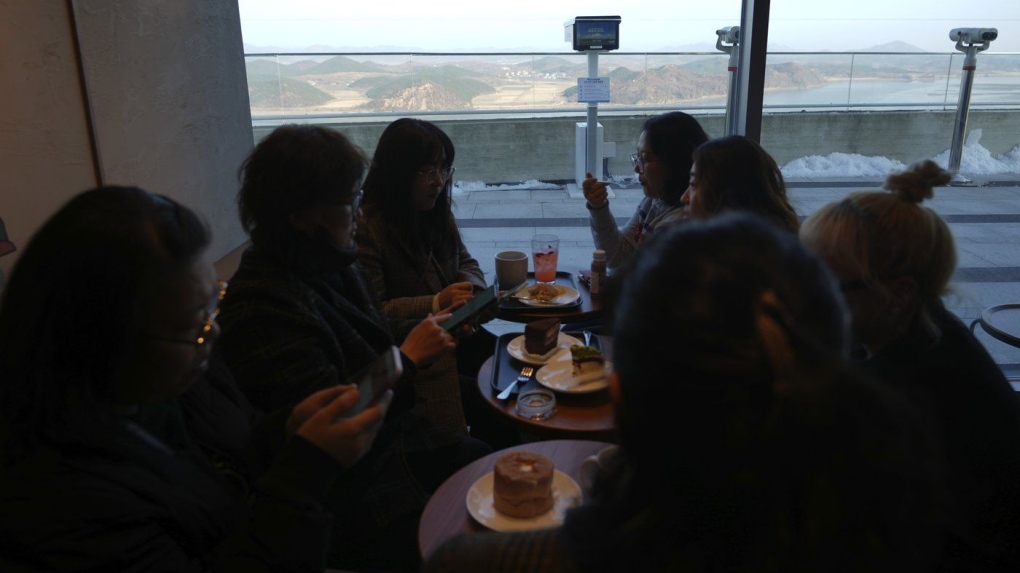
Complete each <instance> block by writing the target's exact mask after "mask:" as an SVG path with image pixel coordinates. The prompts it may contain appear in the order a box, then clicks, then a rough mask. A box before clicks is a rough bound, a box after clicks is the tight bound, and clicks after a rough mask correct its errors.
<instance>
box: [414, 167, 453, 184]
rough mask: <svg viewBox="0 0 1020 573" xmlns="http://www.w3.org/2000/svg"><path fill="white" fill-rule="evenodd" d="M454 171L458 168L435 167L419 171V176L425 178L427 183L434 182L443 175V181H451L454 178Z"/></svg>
mask: <svg viewBox="0 0 1020 573" xmlns="http://www.w3.org/2000/svg"><path fill="white" fill-rule="evenodd" d="M454 171H457V168H456V167H433V168H432V169H419V170H418V175H421V176H422V177H424V178H425V180H426V181H432V180H433V179H435V178H436V176H437V175H441V176H442V177H443V179H449V178H450V177H453V173H454Z"/></svg>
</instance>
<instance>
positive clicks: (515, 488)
mask: <svg viewBox="0 0 1020 573" xmlns="http://www.w3.org/2000/svg"><path fill="white" fill-rule="evenodd" d="M552 479H553V463H552V460H550V459H549V458H547V457H545V456H543V455H541V454H535V453H531V452H512V453H509V454H505V455H502V456H500V457H499V459H497V460H496V469H495V471H494V472H493V485H492V497H493V502H494V505H495V507H496V511H498V512H500V513H502V514H504V515H508V516H510V517H518V518H529V517H537V516H539V515H542V514H543V513H545V512H547V511H549V510H550V509H552V506H553V495H552Z"/></svg>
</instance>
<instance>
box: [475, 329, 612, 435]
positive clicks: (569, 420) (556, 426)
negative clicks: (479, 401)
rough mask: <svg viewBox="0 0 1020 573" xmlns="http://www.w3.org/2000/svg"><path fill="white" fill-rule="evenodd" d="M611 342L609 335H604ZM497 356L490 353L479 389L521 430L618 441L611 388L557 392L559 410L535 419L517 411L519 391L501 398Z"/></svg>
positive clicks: (529, 432) (478, 381)
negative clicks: (495, 366) (494, 374)
mask: <svg viewBox="0 0 1020 573" xmlns="http://www.w3.org/2000/svg"><path fill="white" fill-rule="evenodd" d="M602 338H603V341H604V342H603V344H608V343H609V342H608V338H609V337H602ZM493 361H494V358H493V357H492V356H490V357H489V358H488V359H487V360H486V361H485V362H484V363H482V367H481V368H479V369H478V378H477V379H476V383H477V384H478V391H479V392H481V394H482V398H483V399H484V400H485V403H486V404H488V405H489V406H491V407H492V408H493V409H495V410H496V411H497V412H499V414H500V415H501V416H502V417H503V419H505V420H506V421H508V422H509V423H511V424H513V425H514V426H515V427H516V428H517V429H518V430H520V431H522V432H526V433H528V434H532V435H535V436H538V437H539V438H542V439H557V438H560V439H562V438H574V439H583V440H600V441H607V442H615V441H617V436H616V419H615V416H614V412H613V404H612V402H611V401H610V399H609V390H608V389H603V390H599V391H597V392H592V393H590V394H564V393H562V392H556V414H555V415H554V416H553V417H552V418H549V419H547V420H531V419H529V418H522V417H520V416H518V415H517V411H516V410H515V409H514V407H515V406H516V404H517V395H516V394H514V395H511V396H510V397H509V398H507V399H506V400H497V399H496V391H495V390H494V389H493V388H492V385H491V380H492V368H493ZM532 387H538V383H537V382H534V381H532V382H528V384H527V385H526V388H532Z"/></svg>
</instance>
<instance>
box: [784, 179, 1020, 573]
mask: <svg viewBox="0 0 1020 573" xmlns="http://www.w3.org/2000/svg"><path fill="white" fill-rule="evenodd" d="M950 177H951V174H950V173H948V172H947V171H945V170H943V169H942V168H940V167H939V166H938V165H937V164H935V163H934V162H932V161H924V162H922V163H919V164H917V165H914V166H912V167H911V168H910V169H908V170H906V171H904V172H902V173H897V174H894V175H891V176H889V178H888V179H887V180H886V184H885V187H886V189H887V190H888V191H873V192H857V193H851V194H850V195H848V196H847V197H846V198H844V199H843V200H841V201H836V202H833V203H830V204H828V205H825V206H824V207H822V208H821V209H819V210H818V211H816V212H815V213H813V214H812V215H811V216H809V217H808V218H807V219H806V220H805V221H804V223H803V224H802V225H801V229H800V237H801V240H802V241H803V242H804V244H805V245H806V246H807V247H808V249H810V250H812V251H814V252H815V253H817V254H818V255H819V256H821V257H822V258H823V259H824V260H825V261H826V262H827V263H828V264H829V266H830V268H831V269H832V270H833V272H834V273H835V274H836V276H837V277H838V279H839V281H840V288H841V290H842V291H843V295H844V296H845V298H846V301H847V305H848V307H849V309H850V311H851V314H852V326H853V334H854V338H855V342H856V344H857V349H858V352H859V358H860V360H861V363H862V364H863V365H864V366H865V367H866V368H867V369H868V370H869V371H870V372H871V373H873V374H874V375H875V376H876V377H878V378H879V379H881V380H883V381H885V382H887V383H889V384H892V385H894V386H896V387H898V388H900V389H901V390H902V391H903V392H904V393H905V394H907V395H908V397H910V398H911V399H912V401H913V402H914V403H915V404H916V405H917V406H918V407H919V409H920V410H922V412H923V414H924V415H925V416H926V417H927V419H928V421H929V423H930V427H931V430H932V432H933V434H934V435H935V437H936V438H938V439H939V440H940V441H941V443H942V444H943V450H944V454H945V456H946V462H947V466H948V468H949V470H948V471H949V475H948V476H947V477H948V478H949V485H950V488H951V490H952V493H953V494H954V496H955V500H956V509H957V513H956V516H957V520H956V528H955V535H954V539H953V542H952V543H951V544H950V546H949V549H948V553H947V555H946V559H947V563H948V564H951V565H953V566H954V567H955V566H959V567H962V568H965V569H968V570H981V571H990V570H1001V569H1002V568H1004V567H1005V568H1008V567H1009V566H1010V565H1009V564H1010V563H1012V564H1013V565H1015V564H1016V563H1020V402H1018V399H1017V396H1016V394H1015V393H1014V392H1013V390H1012V388H1011V387H1010V385H1009V383H1008V382H1007V381H1006V379H1005V377H1004V376H1003V374H1002V372H1001V370H1000V369H999V368H998V366H996V364H995V363H994V361H993V360H992V358H991V357H990V356H989V355H988V353H987V351H985V349H984V347H983V346H982V345H981V344H980V342H978V341H977V339H975V338H974V336H973V335H972V334H971V333H970V331H969V330H968V329H967V328H966V326H964V324H963V323H962V322H961V321H960V320H959V319H958V318H956V317H955V316H954V315H952V314H951V313H950V312H949V311H948V310H946V308H945V306H944V305H943V303H942V299H941V296H942V295H943V294H944V293H945V292H946V290H947V287H948V284H949V280H950V278H951V276H952V274H953V271H954V270H955V268H956V247H955V244H954V242H953V236H952V233H951V232H950V230H949V226H948V225H947V224H946V222H945V221H944V220H943V219H942V218H941V217H939V215H938V214H937V213H935V212H934V211H932V210H931V209H929V208H927V207H923V206H922V205H921V203H922V202H923V201H924V200H925V199H930V198H932V196H933V194H934V192H933V188H934V187H935V186H938V185H942V184H945V183H947V182H948V181H949V179H950Z"/></svg>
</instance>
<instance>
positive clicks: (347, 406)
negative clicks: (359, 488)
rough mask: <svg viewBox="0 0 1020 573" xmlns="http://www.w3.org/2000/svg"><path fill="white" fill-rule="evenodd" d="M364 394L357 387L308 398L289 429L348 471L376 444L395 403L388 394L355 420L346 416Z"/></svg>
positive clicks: (291, 419) (335, 388)
mask: <svg viewBox="0 0 1020 573" xmlns="http://www.w3.org/2000/svg"><path fill="white" fill-rule="evenodd" d="M360 397H361V392H360V391H359V390H358V387H357V386H355V385H353V384H343V385H339V386H333V387H331V388H326V389H325V390H319V391H318V392H316V393H314V394H312V395H311V396H309V397H307V398H305V399H304V400H302V401H301V402H300V403H298V405H297V406H294V409H293V410H292V411H291V414H290V417H289V418H288V419H287V428H288V429H289V428H292V427H296V428H297V430H296V432H295V433H296V434H297V435H299V436H301V437H302V438H304V439H306V440H308V441H309V442H311V443H312V444H313V445H315V447H317V448H319V449H320V450H322V451H324V452H326V453H327V454H329V455H330V456H331V457H332V458H333V459H335V460H336V461H338V462H340V464H341V465H343V466H344V467H351V466H352V465H354V464H355V463H357V461H358V460H360V459H361V458H362V457H363V456H364V455H365V454H366V453H368V450H369V449H371V447H372V442H374V441H375V436H376V434H378V433H379V428H381V427H382V423H383V418H384V417H385V416H386V410H387V409H388V408H389V407H390V401H392V399H393V391H392V390H387V391H386V393H385V394H383V396H382V398H380V399H379V401H378V402H376V403H375V404H374V405H372V406H369V407H368V408H365V411H363V412H361V413H359V414H356V415H354V416H351V417H343V415H344V414H345V413H347V412H349V411H350V410H351V408H353V407H354V405H355V404H357V403H358V398H360Z"/></svg>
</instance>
